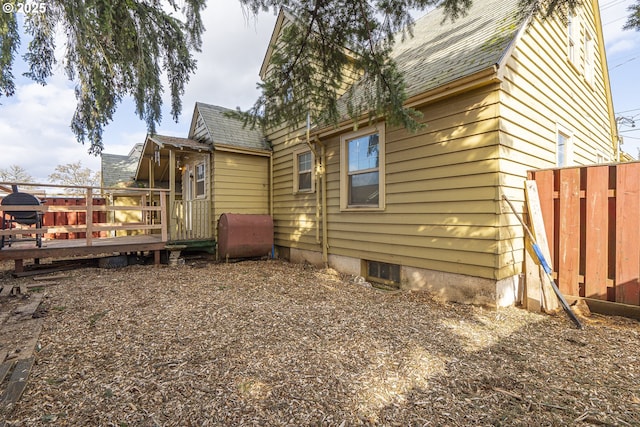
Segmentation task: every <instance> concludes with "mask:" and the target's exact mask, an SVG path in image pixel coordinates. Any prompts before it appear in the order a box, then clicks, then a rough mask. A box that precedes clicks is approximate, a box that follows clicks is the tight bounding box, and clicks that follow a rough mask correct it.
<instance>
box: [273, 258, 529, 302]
mask: <svg viewBox="0 0 640 427" xmlns="http://www.w3.org/2000/svg"><path fill="white" fill-rule="evenodd" d="M283 249H284V248H283ZM280 253H281V254H283V255H284V254H285V253H286V254H287V255H288V257H287V259H288V260H289V261H291V262H294V263H304V262H308V263H310V264H313V265H317V266H324V262H323V261H322V253H320V252H316V251H307V250H302V249H295V248H291V249H289V248H287V249H286V250H281V251H280ZM361 266H362V261H361V260H360V259H358V258H352V257H346V256H340V255H329V267H331V268H334V269H335V270H337V271H339V272H341V273H345V274H351V275H354V276H359V275H362V271H361V268H362V267H361ZM400 275H401V283H400V288H401V289H405V290H423V291H427V292H429V293H431V294H432V295H434V297H435V298H436V299H439V300H441V301H452V302H459V303H464V304H476V305H486V306H490V307H507V306H510V305H514V304H516V303H518V302H519V301H520V297H521V294H522V293H521V287H522V284H521V280H520V276H519V275H516V276H513V277H508V278H506V279H502V280H493V279H485V278H482V277H474V276H467V275H464V274H456V273H448V272H444V271H434V270H428V269H424V268H416V267H407V266H401V268H400Z"/></svg>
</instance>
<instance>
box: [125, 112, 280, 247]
mask: <svg viewBox="0 0 640 427" xmlns="http://www.w3.org/2000/svg"><path fill="white" fill-rule="evenodd" d="M230 111H231V110H229V109H226V108H223V107H218V106H215V105H209V104H205V103H201V102H197V103H196V105H195V108H194V112H193V116H192V120H191V126H190V129H189V133H188V136H187V137H186V138H180V137H173V136H164V135H148V136H147V138H146V140H145V142H144V145H143V147H142V153H141V155H140V157H139V161H138V163H137V169H136V171H135V182H137V183H144V185H145V186H148V187H150V188H168V189H169V190H170V192H169V201H168V205H167V206H168V209H169V221H170V222H169V240H170V241H171V242H181V243H188V244H189V245H190V246H193V245H198V246H207V245H209V246H214V245H215V241H216V239H217V236H216V233H217V221H218V219H219V218H220V215H221V214H223V213H240V214H268V213H269V165H270V160H271V149H270V146H269V144H268V143H267V141H266V139H265V138H264V137H263V136H262V134H261V132H259V131H257V130H250V129H244V128H243V124H242V122H241V121H239V120H237V119H235V118H232V117H229V116H228V115H227V113H228V112H230ZM148 202H149V203H157V201H154V200H150V201H148Z"/></svg>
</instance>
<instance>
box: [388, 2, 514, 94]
mask: <svg viewBox="0 0 640 427" xmlns="http://www.w3.org/2000/svg"><path fill="white" fill-rule="evenodd" d="M518 10H519V6H518V0H482V1H476V2H474V3H473V6H472V7H471V8H470V9H469V10H468V13H467V15H466V16H464V17H460V18H458V19H456V20H455V21H454V22H451V21H450V20H447V21H445V16H444V10H443V9H442V8H436V9H434V10H433V11H431V12H429V13H428V14H426V15H425V16H423V17H422V18H420V19H418V20H416V22H415V26H414V29H413V37H410V36H408V37H406V38H405V40H404V41H400V40H399V41H398V43H397V44H396V45H395V47H394V49H393V52H392V57H393V58H394V59H395V61H396V63H397V64H398V66H399V69H400V71H401V72H402V73H403V74H404V78H405V83H406V85H407V87H406V90H407V95H408V97H409V98H410V97H412V96H415V95H419V94H421V93H424V92H426V91H428V90H431V89H435V88H437V87H439V86H442V85H445V84H447V83H450V82H453V81H455V80H458V79H460V78H463V77H466V76H469V75H472V74H474V73H476V72H479V71H482V70H485V69H487V68H489V67H491V66H493V65H494V64H498V63H499V62H500V60H501V59H502V57H503V56H504V55H505V53H506V52H507V49H508V48H509V45H510V44H511V42H512V41H513V40H514V39H515V36H516V34H517V32H518V30H519V27H520V23H521V19H520V18H519V14H518Z"/></svg>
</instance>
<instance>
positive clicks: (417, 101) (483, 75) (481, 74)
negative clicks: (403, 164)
mask: <svg viewBox="0 0 640 427" xmlns="http://www.w3.org/2000/svg"><path fill="white" fill-rule="evenodd" d="M498 70H499V66H498V64H494V65H492V66H490V67H487V68H485V69H484V70H480V71H478V72H476V73H474V74H470V75H468V76H465V77H463V78H460V79H457V80H454V81H451V82H448V83H446V84H444V85H441V86H438V87H436V88H434V89H431V90H428V91H425V92H423V93H420V94H418V95H415V96H413V97H410V98H409V99H407V100H406V101H405V104H404V105H405V107H407V108H419V107H422V106H423V105H425V104H429V103H431V102H434V101H437V100H440V99H444V98H448V97H451V96H454V95H458V94H460V93H463V92H468V91H471V90H473V89H477V88H479V87H483V86H486V85H489V84H492V83H498V82H500V81H501V79H500V76H499V75H498ZM380 120H384V118H382V117H381V118H380ZM368 122H369V116H368V115H366V114H363V115H362V116H361V117H360V118H359V119H357V120H353V119H351V118H349V119H347V120H344V121H342V122H341V123H339V124H338V125H337V126H336V127H329V126H326V127H323V128H320V129H318V130H316V131H315V132H311V135H312V136H318V137H319V138H327V137H331V136H333V135H336V134H340V133H343V132H346V131H349V130H353V126H354V124H356V123H357V124H358V126H362V125H366V124H367V123H368Z"/></svg>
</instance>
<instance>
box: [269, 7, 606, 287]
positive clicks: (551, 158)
mask: <svg viewBox="0 0 640 427" xmlns="http://www.w3.org/2000/svg"><path fill="white" fill-rule="evenodd" d="M580 22H581V26H580V28H581V29H580V35H579V37H577V38H576V48H577V60H576V63H577V64H578V66H577V67H576V66H573V65H571V64H569V63H568V59H567V53H566V52H567V51H566V31H565V28H564V25H562V24H561V23H559V22H557V21H554V20H552V19H550V20H546V21H535V22H533V24H532V25H531V26H530V27H528V28H527V30H526V31H525V32H523V34H521V36H520V37H519V38H518V39H517V40H516V44H515V47H514V48H513V50H512V52H511V54H510V56H508V58H507V60H506V63H503V64H500V66H501V67H502V68H501V69H500V70H499V73H498V77H499V78H500V79H501V81H500V82H498V83H495V84H490V85H487V86H484V87H481V88H476V89H474V90H472V91H468V92H466V93H462V94H458V95H456V96H452V97H448V98H446V99H442V100H439V101H431V102H430V103H429V104H427V105H424V106H422V107H421V108H419V109H420V110H421V111H422V113H423V114H424V119H423V120H424V123H425V124H426V127H425V128H423V129H421V130H420V131H419V132H418V133H416V134H411V133H408V132H407V131H406V130H404V129H400V128H396V129H392V128H390V127H389V126H388V125H387V128H386V135H385V140H386V145H385V155H386V159H385V180H386V183H385V195H386V206H385V209H384V210H383V211H375V212H372V211H369V212H363V211H361V212H358V211H348V212H347V211H341V209H340V135H334V136H332V137H327V138H324V139H322V143H323V144H324V145H325V146H326V162H327V165H326V166H327V170H326V176H327V219H328V231H327V238H328V252H329V254H336V255H343V256H348V257H353V258H359V259H368V260H374V261H382V262H390V263H397V264H401V265H404V266H411V267H418V268H425V269H431V270H437V271H444V272H451V273H460V274H467V275H471V276H476V277H483V278H489V279H496V280H500V279H504V278H507V277H510V276H513V275H515V274H518V273H519V272H520V271H521V264H522V261H523V255H524V250H523V249H524V248H523V239H522V236H523V231H522V227H521V226H520V224H519V223H518V222H517V220H516V219H515V217H514V216H513V215H510V210H509V208H508V207H507V206H506V205H505V204H504V202H502V200H501V197H502V195H503V194H506V195H507V196H508V197H509V198H510V199H511V200H513V201H514V202H515V204H516V206H517V207H518V208H519V209H522V205H523V200H524V194H523V187H524V182H523V181H524V178H525V177H526V172H527V170H530V169H536V168H544V167H552V166H554V165H555V159H556V154H555V145H556V132H557V130H558V125H560V126H563V127H565V128H568V129H569V130H571V131H573V153H574V155H573V161H574V163H575V164H588V163H594V162H595V161H596V155H597V153H602V154H604V155H605V156H609V158H611V159H613V156H614V152H613V146H612V142H611V136H610V135H611V129H610V122H609V111H608V104H607V97H606V93H607V92H606V91H607V90H608V86H607V85H608V83H607V82H606V80H605V77H604V76H603V72H602V55H601V52H600V51H599V45H598V43H597V40H598V33H597V31H596V29H595V25H594V15H593V11H583V12H581V19H580ZM587 27H589V29H588V30H587V31H589V32H590V33H591V34H592V36H593V37H594V49H595V52H594V63H595V76H594V82H593V84H589V83H588V82H587V81H586V79H585V77H584V75H583V74H584V72H583V71H582V70H581V69H580V67H581V64H582V58H583V57H584V46H583V40H584V39H583V37H584V34H585V28H587ZM348 131H349V130H345V131H344V132H345V133H346V132H348ZM304 136H305V135H304V132H303V130H300V131H297V132H289V131H287V130H286V129H285V128H280V129H278V130H277V131H274V132H272V133H271V134H270V135H269V138H270V140H271V141H272V142H273V144H274V168H273V180H274V186H273V192H274V219H275V225H276V236H275V237H276V244H277V245H281V246H286V247H292V248H299V249H305V250H311V251H321V250H322V248H321V245H320V242H319V239H317V237H316V232H317V223H316V218H317V216H316V215H317V203H316V194H294V192H293V191H292V188H293V170H294V168H293V166H294V165H293V160H292V159H293V156H292V153H293V152H294V150H296V149H300V148H303V147H305V146H306V145H305V139H304ZM318 149H319V147H318ZM316 191H320V186H319V185H318V183H316ZM320 231H322V230H320ZM319 236H320V237H321V232H320V233H319Z"/></svg>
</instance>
